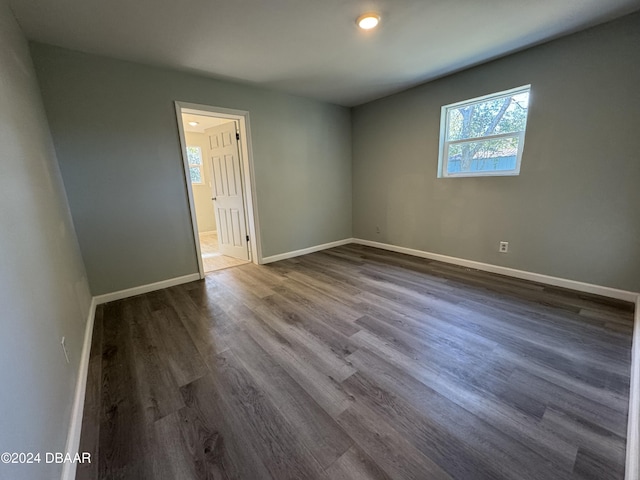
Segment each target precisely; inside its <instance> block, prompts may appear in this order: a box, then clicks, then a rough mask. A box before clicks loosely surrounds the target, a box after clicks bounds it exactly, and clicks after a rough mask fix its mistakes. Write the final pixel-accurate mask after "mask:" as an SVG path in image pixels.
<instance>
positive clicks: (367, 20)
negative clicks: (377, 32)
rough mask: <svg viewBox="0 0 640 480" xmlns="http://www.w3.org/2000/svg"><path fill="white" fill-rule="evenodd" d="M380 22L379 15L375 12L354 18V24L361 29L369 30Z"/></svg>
mask: <svg viewBox="0 0 640 480" xmlns="http://www.w3.org/2000/svg"><path fill="white" fill-rule="evenodd" d="M379 23H380V15H378V14H377V13H365V14H364V15H360V16H359V17H358V19H357V20H356V24H357V25H358V26H359V27H360V28H361V29H363V30H371V29H372V28H375V27H377V26H378V24H379Z"/></svg>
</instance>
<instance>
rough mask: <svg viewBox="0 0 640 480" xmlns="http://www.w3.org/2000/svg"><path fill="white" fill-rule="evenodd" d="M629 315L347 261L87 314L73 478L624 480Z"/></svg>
mask: <svg viewBox="0 0 640 480" xmlns="http://www.w3.org/2000/svg"><path fill="white" fill-rule="evenodd" d="M632 317H633V306H632V305H631V304H627V303H624V302H616V301H612V300H607V299H603V298H599V297H594V296H589V295H583V294H578V293H575V292H569V291H566V290H562V289H559V288H551V287H545V286H543V285H540V284H535V283H531V282H525V281H520V280H515V279H512V278H507V277H502V276H498V275H491V274H487V273H482V272H478V271H474V270H468V269H465V268H462V267H456V266H452V265H447V264H443V263H439V262H433V261H428V260H422V259H417V258H413V257H409V256H405V255H400V254H395V253H390V252H385V251H381V250H377V249H373V248H368V247H362V246H357V245H348V246H344V247H339V248H334V249H331V250H327V251H324V252H319V253H314V254H311V255H306V256H304V257H298V258H295V259H290V260H286V261H281V262H277V263H274V264H270V265H266V266H255V265H244V266H241V267H236V268H232V269H227V270H222V271H219V272H216V273H213V274H210V275H208V276H207V278H206V280H205V281H201V282H193V283H189V284H185V285H181V286H178V287H174V288H169V289H165V290H161V291H157V292H153V293H149V294H146V295H141V296H137V297H134V298H130V299H126V300H121V301H117V302H112V303H108V304H106V305H102V306H100V307H99V308H98V310H97V313H96V320H95V328H94V334H93V344H92V350H91V359H90V365H89V379H88V385H87V396H86V402H85V414H84V421H83V427H82V440H81V450H83V451H89V452H92V453H93V458H94V462H93V463H92V464H90V465H80V466H79V468H78V474H77V478H78V479H98V478H99V479H135V480H141V479H180V480H182V479H247V480H258V479H274V480H284V479H305V480H306V479H328V480H363V479H473V480H480V479H523V480H534V479H535V480H552V479H563V480H564V479H598V480H603V479H622V478H623V477H624V458H625V435H626V425H627V408H628V392H629V369H630V347H631V333H632V321H633V318H632Z"/></svg>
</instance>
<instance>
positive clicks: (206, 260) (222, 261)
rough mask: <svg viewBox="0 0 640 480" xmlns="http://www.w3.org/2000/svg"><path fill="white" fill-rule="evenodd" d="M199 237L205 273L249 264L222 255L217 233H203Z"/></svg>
mask: <svg viewBox="0 0 640 480" xmlns="http://www.w3.org/2000/svg"><path fill="white" fill-rule="evenodd" d="M199 237H200V250H201V251H202V263H203V265H204V271H205V273H209V272H215V271H216V270H222V269H223V268H229V267H237V266H238V265H244V264H245V263H249V262H248V261H247V260H238V259H237V258H233V257H228V256H226V255H223V254H222V253H220V250H219V248H218V234H217V232H203V233H200V234H199Z"/></svg>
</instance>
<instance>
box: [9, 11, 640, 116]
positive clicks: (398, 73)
mask: <svg viewBox="0 0 640 480" xmlns="http://www.w3.org/2000/svg"><path fill="white" fill-rule="evenodd" d="M10 1H11V5H12V9H13V11H14V13H15V15H16V17H17V19H18V21H19V23H20V25H21V26H22V28H23V30H24V31H25V33H26V35H27V37H28V38H29V39H31V40H36V41H40V42H44V43H50V44H53V45H59V46H62V47H66V48H70V49H75V50H81V51H84V52H89V53H96V54H101V55H107V56H111V57H115V58H122V59H127V60H133V61H138V62H143V63H148V64H153V65H162V66H168V67H173V68H179V69H184V70H189V71H197V72H200V73H203V74H205V75H210V76H215V77H218V78H227V79H232V80H236V81H243V82H248V83H251V84H256V85H261V86H264V87H267V88H271V89H275V90H280V91H285V92H289V93H293V94H297V95H302V96H306V97H311V98H316V99H320V100H325V101H329V102H334V103H338V104H341V105H348V106H352V105H358V104H360V103H364V102H366V101H369V100H372V99H375V98H379V97H382V96H385V95H388V94H391V93H395V92H397V91H400V90H404V89H406V88H408V87H411V86H414V85H417V84H419V83H422V82H425V81H427V80H431V79H434V78H437V77H440V76H443V75H446V74H448V73H451V72H454V71H458V70H461V69H463V68H465V67H469V66H471V65H475V64H478V63H482V62H484V61H486V60H489V59H492V58H496V57H499V56H502V55H504V54H507V53H510V52H513V51H516V50H519V49H522V48H524V47H526V46H530V45H534V44H537V43H540V42H543V41H545V40H548V39H551V38H555V37H558V36H561V35H563V34H566V33H570V32H573V31H576V30H579V29H581V28H584V27H587V26H591V25H595V24H597V23H601V22H604V21H607V20H610V19H613V18H615V17H618V16H621V15H624V14H626V13H630V12H632V11H635V10H638V9H640V0H350V1H346V0H268V1H266V0H225V1H221V0H181V1H176V0H109V1H105V0H56V1H52V0H10ZM366 11H377V12H379V13H380V14H381V15H382V22H381V24H380V26H379V28H378V29H376V30H374V31H369V32H364V31H361V30H359V29H358V28H357V27H356V26H355V19H356V17H357V16H358V15H360V14H361V13H363V12H366Z"/></svg>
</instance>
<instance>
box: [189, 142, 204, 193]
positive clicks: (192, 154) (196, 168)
mask: <svg viewBox="0 0 640 480" xmlns="http://www.w3.org/2000/svg"><path fill="white" fill-rule="evenodd" d="M187 158H188V159H189V174H190V175H191V183H192V184H196V185H198V184H203V183H204V179H203V175H202V150H201V149H200V147H187Z"/></svg>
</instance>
